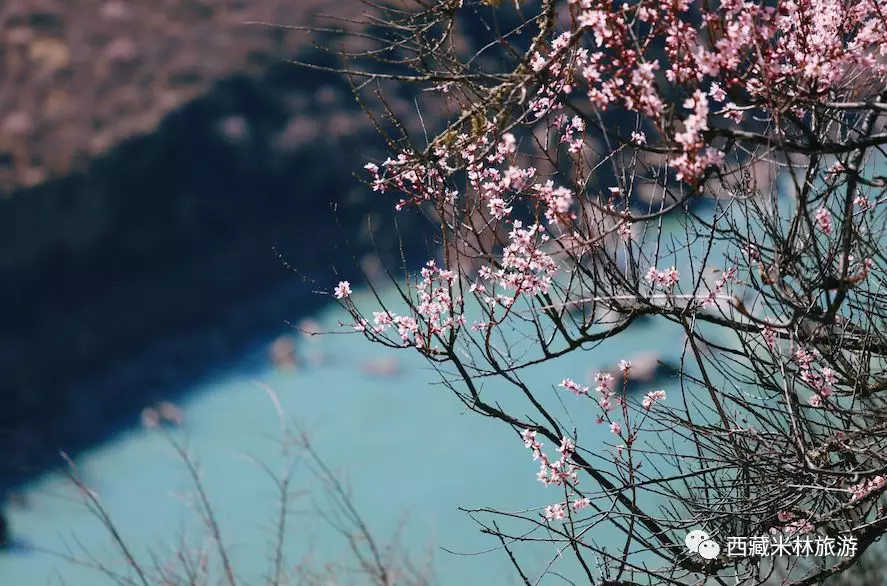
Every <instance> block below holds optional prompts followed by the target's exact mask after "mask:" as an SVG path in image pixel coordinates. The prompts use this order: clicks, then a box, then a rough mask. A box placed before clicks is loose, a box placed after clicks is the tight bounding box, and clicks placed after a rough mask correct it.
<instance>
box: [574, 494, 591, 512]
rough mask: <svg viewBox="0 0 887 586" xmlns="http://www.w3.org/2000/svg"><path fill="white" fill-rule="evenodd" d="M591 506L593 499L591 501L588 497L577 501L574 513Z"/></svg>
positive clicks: (575, 501)
mask: <svg viewBox="0 0 887 586" xmlns="http://www.w3.org/2000/svg"><path fill="white" fill-rule="evenodd" d="M590 506H591V499H589V498H587V497H586V498H579V499H575V500H574V501H573V510H574V511H581V510H582V509H585V508H587V507H590Z"/></svg>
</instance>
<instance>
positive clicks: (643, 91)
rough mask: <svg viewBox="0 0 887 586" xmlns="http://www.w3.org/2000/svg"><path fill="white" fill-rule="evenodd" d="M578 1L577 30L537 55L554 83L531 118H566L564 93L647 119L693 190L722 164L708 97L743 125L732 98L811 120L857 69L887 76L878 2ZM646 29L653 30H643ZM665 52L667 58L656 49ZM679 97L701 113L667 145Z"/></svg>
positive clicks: (537, 64) (535, 62)
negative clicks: (673, 150) (668, 109)
mask: <svg viewBox="0 0 887 586" xmlns="http://www.w3.org/2000/svg"><path fill="white" fill-rule="evenodd" d="M569 4H570V5H571V15H572V16H573V18H572V19H571V21H572V22H573V23H575V26H574V27H573V28H572V29H571V30H570V31H569V32H562V33H559V34H558V35H557V37H556V38H555V39H554V40H553V42H552V44H551V49H550V50H549V51H548V52H547V53H546V54H542V53H536V54H534V55H533V56H532V58H531V62H530V66H531V68H532V70H533V71H534V72H536V73H537V74H542V73H545V74H546V78H545V83H543V84H542V88H541V89H540V90H539V92H538V94H537V95H536V96H535V97H534V99H533V100H532V101H531V102H530V104H529V107H530V109H531V110H532V111H533V112H534V114H535V115H536V117H541V116H543V115H545V113H547V112H550V111H552V110H556V109H558V103H557V102H558V99H559V97H560V96H562V95H570V94H574V93H575V92H576V90H579V91H584V92H585V93H586V95H587V97H588V99H589V101H590V102H591V103H592V104H593V105H594V106H595V107H597V108H600V109H607V108H610V107H613V106H621V107H623V108H625V109H627V110H629V111H631V112H637V113H639V114H642V115H644V116H647V117H649V119H650V120H651V122H653V123H655V124H657V125H659V126H660V130H666V132H664V133H663V134H664V137H665V138H666V139H667V140H668V139H671V140H673V141H674V142H675V143H676V144H678V145H679V146H680V150H681V152H679V153H678V154H677V155H675V156H674V157H673V159H672V161H671V163H672V166H673V167H674V168H675V169H676V171H677V174H678V178H679V179H683V180H684V181H687V182H689V183H694V182H696V181H698V180H699V179H700V178H701V177H702V176H703V174H704V172H705V170H706V168H707V167H710V166H720V165H722V164H723V154H722V153H721V151H720V150H719V149H717V148H715V147H713V146H712V145H711V144H710V139H709V138H708V137H707V136H706V134H705V133H706V132H707V131H708V130H709V129H710V127H711V120H712V116H713V114H712V113H711V112H710V111H709V106H708V101H707V100H708V97H711V98H712V99H713V100H714V101H715V102H718V103H721V104H723V107H722V108H721V110H719V111H718V112H717V113H716V114H718V115H720V116H723V119H724V120H725V121H729V122H732V123H734V124H738V123H740V122H741V121H742V120H743V118H744V115H745V114H744V111H745V110H747V109H748V108H747V107H744V106H740V105H737V104H736V103H734V102H733V101H731V98H733V99H742V100H744V101H751V102H753V103H755V104H756V105H758V106H759V107H762V108H764V109H768V108H771V109H773V110H774V111H776V110H778V109H780V108H783V107H784V104H785V100H786V99H788V100H794V101H795V103H794V104H793V105H792V111H793V113H794V114H795V115H798V116H802V115H803V113H804V110H805V107H806V104H807V103H808V102H809V97H810V96H811V95H824V94H826V93H828V92H829V91H830V90H838V89H841V88H843V87H846V86H847V85H849V84H852V83H854V79H855V78H856V77H857V76H858V75H859V72H866V74H867V75H871V76H873V77H880V78H883V77H885V75H887V61H885V60H884V59H883V57H884V56H885V55H887V32H885V31H887V27H884V26H883V18H884V17H883V11H882V7H881V6H880V2H879V0H861V1H859V2H853V3H845V2H836V1H835V0H789V1H785V2H780V3H778V5H777V6H770V5H768V4H769V3H764V2H754V1H749V0H724V1H722V2H718V3H716V4H714V5H708V4H706V3H702V2H697V1H691V0H678V1H676V2H672V1H666V0H640V1H638V2H631V3H626V4H624V5H619V7H618V9H616V8H614V6H613V4H612V3H611V2H607V1H606V0H570V2H569ZM696 13H698V14H699V16H701V20H699V21H697V17H696V16H695V14H696ZM691 15H692V16H691ZM696 22H700V24H696ZM638 23H643V25H645V28H642V29H640V30H641V31H643V32H639V28H638V26H637V24H638ZM586 38H588V41H586ZM663 43H664V46H665V52H666V55H665V58H664V59H663V58H661V56H660V55H659V53H658V52H657V49H656V47H658V46H661V44H663ZM658 74H661V76H662V77H664V78H665V80H667V81H668V82H670V83H671V84H673V87H672V88H669V87H667V86H665V84H664V83H663V82H662V80H661V79H657V75H658ZM716 80H717V81H716ZM706 86H707V87H708V88H709V89H708V91H707V92H705V91H703V88H704V87H706ZM679 88H689V89H688V96H689V97H688V98H687V100H686V102H685V108H687V109H689V110H690V111H691V112H690V113H689V115H687V117H686V119H685V120H684V121H683V130H682V131H675V132H673V133H671V135H670V136H669V132H668V131H667V130H668V128H667V125H668V121H667V120H665V119H664V117H663V114H664V111H665V105H664V104H665V102H667V101H670V100H671V99H672V98H671V96H673V95H674V90H678V89H679ZM706 94H707V95H706ZM663 96H667V98H666V97H663ZM745 96H747V97H745ZM774 97H775V98H776V99H774ZM635 142H636V143H637V144H641V143H640V141H635Z"/></svg>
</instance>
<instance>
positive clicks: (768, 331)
mask: <svg viewBox="0 0 887 586" xmlns="http://www.w3.org/2000/svg"><path fill="white" fill-rule="evenodd" d="M764 321H765V322H767V323H766V324H765V325H763V326H761V337H763V338H764V343H765V344H767V348H769V349H770V350H773V349H774V348H775V347H776V330H774V329H773V327H772V326H771V325H770V323H771V322H770V319H769V318H768V319H765V320H764Z"/></svg>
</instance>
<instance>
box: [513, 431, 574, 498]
mask: <svg viewBox="0 0 887 586" xmlns="http://www.w3.org/2000/svg"><path fill="white" fill-rule="evenodd" d="M521 437H523V440H524V446H525V447H527V448H530V449H531V450H532V451H533V460H534V461H535V460H539V473H538V474H536V478H537V479H538V480H539V482H541V483H542V484H544V485H546V486H548V485H554V486H561V485H563V484H565V483H567V482H569V483H572V484H576V483H577V482H578V480H579V478H578V472H579V468H578V467H577V466H576V465H575V464H572V463H570V462H569V459H570V456H572V455H573V452H575V451H576V444H574V443H573V441H572V440H570V439H569V438H566V437H565V438H562V439H561V445H560V447H559V448H558V449H557V451H558V452H559V453H560V455H561V457H560V458H559V459H557V460H555V461H554V462H552V461H551V460H549V459H548V456H546V455H545V452H543V451H542V443H541V442H540V441H539V440H537V439H536V432H535V431H533V430H530V429H525V430H524V431H523V433H522V434H521Z"/></svg>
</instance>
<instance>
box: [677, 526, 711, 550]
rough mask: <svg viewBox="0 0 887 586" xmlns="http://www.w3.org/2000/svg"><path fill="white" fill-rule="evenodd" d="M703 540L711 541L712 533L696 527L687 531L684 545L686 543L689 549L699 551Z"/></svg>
mask: <svg viewBox="0 0 887 586" xmlns="http://www.w3.org/2000/svg"><path fill="white" fill-rule="evenodd" d="M703 541H711V535H709V534H708V533H707V532H706V531H703V530H702V529H694V530H693V531H691V532H689V533H687V536H686V537H685V538H684V545H686V546H687V549H689V550H690V551H691V552H693V553H699V545H700V544H701V543H702V542H703Z"/></svg>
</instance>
